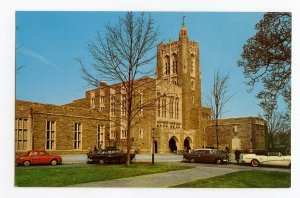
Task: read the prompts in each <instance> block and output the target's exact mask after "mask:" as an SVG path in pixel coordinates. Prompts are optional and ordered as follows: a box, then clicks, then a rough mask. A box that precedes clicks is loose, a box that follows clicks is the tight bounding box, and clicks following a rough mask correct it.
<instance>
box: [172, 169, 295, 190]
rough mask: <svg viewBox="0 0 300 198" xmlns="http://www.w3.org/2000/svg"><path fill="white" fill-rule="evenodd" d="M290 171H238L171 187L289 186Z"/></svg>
mask: <svg viewBox="0 0 300 198" xmlns="http://www.w3.org/2000/svg"><path fill="white" fill-rule="evenodd" d="M290 186H291V173H286V172H271V171H240V172H235V173H229V174H226V175H222V176H217V177H212V178H208V179H200V180H197V181H194V182H189V183H185V184H181V185H177V186H173V187H177V188H178V187H179V188H289V187H290Z"/></svg>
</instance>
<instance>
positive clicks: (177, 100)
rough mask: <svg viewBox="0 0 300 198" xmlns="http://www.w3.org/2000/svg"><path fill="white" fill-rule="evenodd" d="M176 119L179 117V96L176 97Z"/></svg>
mask: <svg viewBox="0 0 300 198" xmlns="http://www.w3.org/2000/svg"><path fill="white" fill-rule="evenodd" d="M175 119H179V98H176V99H175Z"/></svg>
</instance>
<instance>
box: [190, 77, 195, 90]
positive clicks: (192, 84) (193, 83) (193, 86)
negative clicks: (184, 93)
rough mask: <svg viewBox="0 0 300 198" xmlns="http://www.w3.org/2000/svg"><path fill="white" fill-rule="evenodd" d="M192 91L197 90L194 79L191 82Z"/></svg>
mask: <svg viewBox="0 0 300 198" xmlns="http://www.w3.org/2000/svg"><path fill="white" fill-rule="evenodd" d="M191 89H195V81H194V79H192V80H191Z"/></svg>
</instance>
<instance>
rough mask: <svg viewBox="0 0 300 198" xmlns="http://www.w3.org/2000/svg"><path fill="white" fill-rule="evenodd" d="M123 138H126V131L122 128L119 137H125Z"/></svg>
mask: <svg viewBox="0 0 300 198" xmlns="http://www.w3.org/2000/svg"><path fill="white" fill-rule="evenodd" d="M125 138H127V131H126V130H124V129H122V130H121V139H125Z"/></svg>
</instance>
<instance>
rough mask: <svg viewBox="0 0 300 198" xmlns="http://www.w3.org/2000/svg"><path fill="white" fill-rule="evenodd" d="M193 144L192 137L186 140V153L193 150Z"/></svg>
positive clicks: (184, 144) (184, 145) (184, 143)
mask: <svg viewBox="0 0 300 198" xmlns="http://www.w3.org/2000/svg"><path fill="white" fill-rule="evenodd" d="M191 143H192V140H191V138H190V137H186V138H185V139H184V142H183V147H184V152H188V153H189V152H190V150H191Z"/></svg>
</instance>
